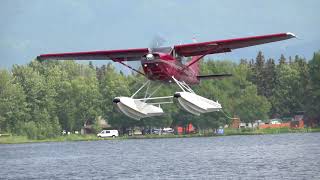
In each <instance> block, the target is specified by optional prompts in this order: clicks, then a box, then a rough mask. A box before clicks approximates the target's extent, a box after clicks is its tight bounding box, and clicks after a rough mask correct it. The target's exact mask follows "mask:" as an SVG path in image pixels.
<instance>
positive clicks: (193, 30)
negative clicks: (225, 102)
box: [0, 0, 320, 68]
mask: <svg viewBox="0 0 320 180" xmlns="http://www.w3.org/2000/svg"><path fill="white" fill-rule="evenodd" d="M319 7H320V1H319V0H304V1H301V0H281V1H279V0H268V1H266V0H265V1H257V0H241V1H234V0H224V1H219V0H193V1H191V0H176V1H169V0H132V1H131V0H122V1H118V0H50V1H43V0H28V1H27V0H1V1H0V68H10V67H12V65H13V64H20V65H22V64H27V63H29V62H30V61H32V60H33V59H34V58H35V57H36V56H37V55H39V54H45V53H58V52H73V51H90V50H111V49H125V48H144V47H150V43H151V41H152V39H153V38H154V37H156V36H160V37H162V38H164V39H165V40H166V42H165V44H164V45H165V46H172V45H175V44H183V43H191V42H192V39H193V38H196V39H197V41H198V42H202V41H213V40H220V39H229V38H237V37H247V36H254V35H264V34H272V33H280V32H292V33H294V34H295V35H296V36H297V37H298V38H297V39H290V40H287V41H282V42H276V43H271V44H265V45H259V46H254V47H249V48H244V49H238V50H234V51H233V52H231V53H224V54H217V55H212V56H210V57H211V58H213V59H221V60H222V59H228V60H232V61H235V62H238V61H239V59H240V58H247V59H252V58H255V57H256V55H257V52H258V51H259V50H261V51H263V53H264V55H265V57H266V58H275V59H279V57H280V55H281V54H284V55H285V56H295V55H297V54H298V55H301V56H303V57H305V58H307V59H310V58H311V57H312V55H313V53H314V52H315V51H318V50H319V49H320V33H319V32H320V31H319V29H320V15H319V13H318V10H319V9H318V8H319ZM101 63H107V61H102V62H100V64H101ZM117 67H120V66H118V65H117Z"/></svg>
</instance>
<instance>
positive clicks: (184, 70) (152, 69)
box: [141, 53, 199, 84]
mask: <svg viewBox="0 0 320 180" xmlns="http://www.w3.org/2000/svg"><path fill="white" fill-rule="evenodd" d="M141 65H142V67H143V71H144V73H145V75H146V77H147V78H148V79H150V80H153V81H162V82H167V83H168V82H172V77H174V78H176V79H177V80H179V81H184V82H186V83H187V84H198V83H199V79H198V78H197V75H198V72H197V71H196V70H193V69H192V68H189V67H186V65H184V64H182V62H181V61H179V60H177V59H176V58H174V57H173V56H171V55H170V54H165V53H157V56H155V57H154V58H153V59H147V58H145V59H143V60H141Z"/></svg>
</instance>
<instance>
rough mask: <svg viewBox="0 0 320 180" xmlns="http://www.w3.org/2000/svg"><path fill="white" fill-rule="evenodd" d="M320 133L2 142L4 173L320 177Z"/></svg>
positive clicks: (2, 176) (97, 176)
mask: <svg viewBox="0 0 320 180" xmlns="http://www.w3.org/2000/svg"><path fill="white" fill-rule="evenodd" d="M319 140H320V133H311V134H307V133H306V134H279V135H259V136H227V137H208V138H181V139H137V140H110V141H91V142H84V141H83V142H60V143H57V142H53V143H31V144H16V145H0V179H66V178H67V179H108V178H111V179H320V141H319Z"/></svg>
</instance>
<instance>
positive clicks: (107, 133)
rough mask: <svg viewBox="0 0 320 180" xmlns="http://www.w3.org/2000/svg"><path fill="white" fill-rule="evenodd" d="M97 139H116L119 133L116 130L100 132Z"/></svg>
mask: <svg viewBox="0 0 320 180" xmlns="http://www.w3.org/2000/svg"><path fill="white" fill-rule="evenodd" d="M97 136H98V137H101V138H105V137H113V138H115V137H118V136H119V132H118V130H102V131H101V132H100V133H99V134H97Z"/></svg>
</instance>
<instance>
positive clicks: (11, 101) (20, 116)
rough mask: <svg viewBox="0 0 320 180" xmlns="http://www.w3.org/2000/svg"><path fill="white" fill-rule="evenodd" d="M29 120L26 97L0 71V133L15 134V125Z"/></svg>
mask: <svg viewBox="0 0 320 180" xmlns="http://www.w3.org/2000/svg"><path fill="white" fill-rule="evenodd" d="M27 119H29V116H28V108H27V103H26V95H25V94H24V92H23V89H22V87H21V86H20V84H18V83H14V81H13V77H12V76H11V75H10V73H9V72H8V71H6V70H0V132H9V133H17V132H18V129H17V127H16V124H17V123H18V122H19V121H22V122H24V121H26V120H27Z"/></svg>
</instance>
